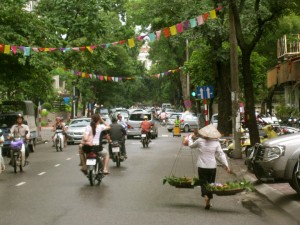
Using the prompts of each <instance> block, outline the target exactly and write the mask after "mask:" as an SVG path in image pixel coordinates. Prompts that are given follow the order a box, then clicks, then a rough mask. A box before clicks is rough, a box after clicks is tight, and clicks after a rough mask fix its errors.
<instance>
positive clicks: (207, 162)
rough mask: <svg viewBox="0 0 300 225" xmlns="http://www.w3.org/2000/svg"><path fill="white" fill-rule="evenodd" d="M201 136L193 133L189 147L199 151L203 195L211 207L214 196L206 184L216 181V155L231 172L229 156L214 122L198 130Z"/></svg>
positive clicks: (199, 169)
mask: <svg viewBox="0 0 300 225" xmlns="http://www.w3.org/2000/svg"><path fill="white" fill-rule="evenodd" d="M198 133H199V136H200V138H198V139H195V138H193V136H194V135H195V134H193V135H190V137H189V147H190V148H195V149H197V150H198V151H199V156H198V160H197V167H198V176H199V182H200V186H201V196H202V197H203V198H204V200H205V209H207V210H208V209H210V207H211V204H210V200H211V199H212V198H213V195H212V193H210V192H208V191H207V190H206V185H207V184H210V183H214V182H215V179H216V172H217V161H216V156H219V158H220V160H221V162H222V164H224V166H225V167H226V171H227V172H228V173H230V168H229V166H228V162H227V158H226V155H225V153H224V152H223V150H222V148H221V145H220V142H219V140H218V138H220V137H221V134H220V132H219V131H218V130H217V128H216V127H215V126H213V125H212V124H210V125H208V126H205V127H203V128H202V129H200V130H199V131H198Z"/></svg>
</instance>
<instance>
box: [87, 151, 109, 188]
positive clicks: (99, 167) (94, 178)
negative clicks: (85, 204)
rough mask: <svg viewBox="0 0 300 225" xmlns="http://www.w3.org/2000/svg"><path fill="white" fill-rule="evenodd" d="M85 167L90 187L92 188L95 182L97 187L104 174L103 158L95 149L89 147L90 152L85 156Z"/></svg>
mask: <svg viewBox="0 0 300 225" xmlns="http://www.w3.org/2000/svg"><path fill="white" fill-rule="evenodd" d="M86 166H87V177H88V179H89V181H90V185H91V186H94V185H95V184H96V182H98V185H99V184H100V183H101V181H102V179H103V178H104V177H105V174H104V172H103V166H104V157H103V156H102V155H101V153H100V152H99V149H98V148H97V147H94V146H91V148H90V151H89V152H88V153H87V154H86Z"/></svg>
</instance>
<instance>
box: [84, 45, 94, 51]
mask: <svg viewBox="0 0 300 225" xmlns="http://www.w3.org/2000/svg"><path fill="white" fill-rule="evenodd" d="M86 48H87V50H89V51H90V53H93V51H94V49H93V48H92V47H91V46H86Z"/></svg>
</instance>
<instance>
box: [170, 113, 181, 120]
mask: <svg viewBox="0 0 300 225" xmlns="http://www.w3.org/2000/svg"><path fill="white" fill-rule="evenodd" d="M177 116H179V117H180V114H171V116H170V117H169V119H176V117H177Z"/></svg>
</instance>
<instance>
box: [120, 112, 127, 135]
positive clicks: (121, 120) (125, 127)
mask: <svg viewBox="0 0 300 225" xmlns="http://www.w3.org/2000/svg"><path fill="white" fill-rule="evenodd" d="M117 119H118V121H117V122H118V124H121V125H122V126H123V127H124V129H125V131H127V128H128V127H127V123H126V122H125V121H124V120H123V117H122V115H121V113H118V115H117Z"/></svg>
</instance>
